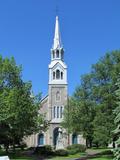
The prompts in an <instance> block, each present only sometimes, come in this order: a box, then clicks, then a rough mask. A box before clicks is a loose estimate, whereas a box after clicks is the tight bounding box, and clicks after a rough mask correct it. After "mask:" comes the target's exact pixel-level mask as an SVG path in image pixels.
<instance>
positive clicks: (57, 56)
mask: <svg viewBox="0 0 120 160" xmlns="http://www.w3.org/2000/svg"><path fill="white" fill-rule="evenodd" d="M56 58H59V50H56Z"/></svg>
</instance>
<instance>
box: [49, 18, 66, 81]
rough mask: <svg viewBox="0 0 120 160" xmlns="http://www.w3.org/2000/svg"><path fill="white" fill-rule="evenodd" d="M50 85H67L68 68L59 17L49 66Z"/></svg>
mask: <svg viewBox="0 0 120 160" xmlns="http://www.w3.org/2000/svg"><path fill="white" fill-rule="evenodd" d="M49 84H67V66H66V64H65V63H64V49H63V47H62V44H61V37H60V29H59V20H58V16H56V22H55V35H54V43H53V46H52V49H51V63H50V64H49Z"/></svg>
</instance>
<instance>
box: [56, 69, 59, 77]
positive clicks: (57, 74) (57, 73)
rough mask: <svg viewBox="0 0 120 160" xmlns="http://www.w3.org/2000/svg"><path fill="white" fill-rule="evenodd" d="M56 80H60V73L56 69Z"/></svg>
mask: <svg viewBox="0 0 120 160" xmlns="http://www.w3.org/2000/svg"><path fill="white" fill-rule="evenodd" d="M56 79H60V71H59V70H58V69H57V70H56Z"/></svg>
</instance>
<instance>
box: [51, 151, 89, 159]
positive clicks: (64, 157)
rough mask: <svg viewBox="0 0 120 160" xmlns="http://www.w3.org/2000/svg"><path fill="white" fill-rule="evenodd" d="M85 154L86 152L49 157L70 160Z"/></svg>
mask: <svg viewBox="0 0 120 160" xmlns="http://www.w3.org/2000/svg"><path fill="white" fill-rule="evenodd" d="M84 156H86V153H77V154H74V155H69V156H63V157H60V156H57V157H53V158H48V160H69V159H75V158H80V157H84Z"/></svg>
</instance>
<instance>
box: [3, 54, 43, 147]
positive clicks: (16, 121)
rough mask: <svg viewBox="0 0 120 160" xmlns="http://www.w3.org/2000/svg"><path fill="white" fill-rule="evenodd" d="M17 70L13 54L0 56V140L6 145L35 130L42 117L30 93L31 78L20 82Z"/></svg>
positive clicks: (37, 102) (20, 139)
mask: <svg viewBox="0 0 120 160" xmlns="http://www.w3.org/2000/svg"><path fill="white" fill-rule="evenodd" d="M21 74H22V68H21V66H17V65H16V63H15V60H14V58H11V59H8V58H5V59H3V58H2V57H1V56H0V137H2V138H0V143H1V144H4V145H5V147H6V149H8V147H9V145H13V147H14V146H15V144H19V143H20V142H21V141H22V139H23V137H25V136H28V135H31V134H32V133H34V132H37V131H38V129H39V127H40V123H42V121H43V119H42V116H38V110H39V108H40V104H39V99H38V98H36V97H34V98H33V97H31V87H32V85H31V82H24V81H23V80H22V76H21Z"/></svg>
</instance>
